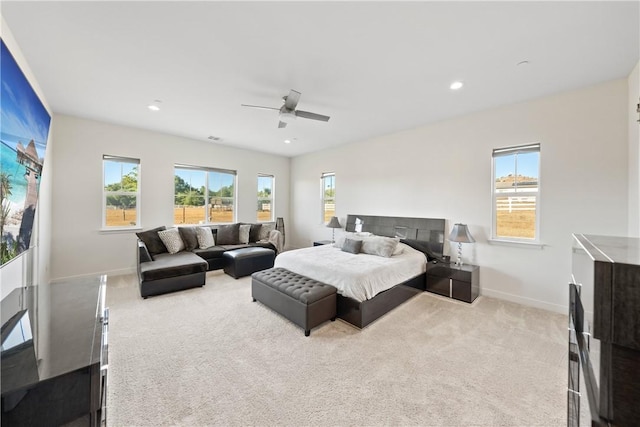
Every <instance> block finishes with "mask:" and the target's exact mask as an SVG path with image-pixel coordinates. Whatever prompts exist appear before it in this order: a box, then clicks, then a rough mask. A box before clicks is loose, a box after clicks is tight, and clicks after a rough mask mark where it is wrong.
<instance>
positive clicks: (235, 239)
mask: <svg viewBox="0 0 640 427" xmlns="http://www.w3.org/2000/svg"><path fill="white" fill-rule="evenodd" d="M238 243H240V224H225V225H220V226H218V235H217V237H216V244H217V245H237V244H238Z"/></svg>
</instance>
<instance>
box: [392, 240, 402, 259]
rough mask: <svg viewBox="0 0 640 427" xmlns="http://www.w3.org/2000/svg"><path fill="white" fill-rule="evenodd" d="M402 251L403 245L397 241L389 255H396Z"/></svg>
mask: <svg viewBox="0 0 640 427" xmlns="http://www.w3.org/2000/svg"><path fill="white" fill-rule="evenodd" d="M403 253H404V247H403V246H402V245H401V244H400V243H398V244H397V245H396V248H395V249H394V250H393V253H392V254H391V256H396V255H402V254H403Z"/></svg>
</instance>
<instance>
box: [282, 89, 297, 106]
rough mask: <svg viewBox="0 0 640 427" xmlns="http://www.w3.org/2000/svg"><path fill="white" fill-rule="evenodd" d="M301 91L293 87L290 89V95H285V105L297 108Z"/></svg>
mask: <svg viewBox="0 0 640 427" xmlns="http://www.w3.org/2000/svg"><path fill="white" fill-rule="evenodd" d="M300 95H301V93H300V92H298V91H296V90H293V89H291V90H290V91H289V95H287V96H286V97H285V100H284V106H285V107H287V109H289V110H295V109H296V105H298V101H299V100H300Z"/></svg>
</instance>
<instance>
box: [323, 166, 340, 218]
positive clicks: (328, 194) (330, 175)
mask: <svg viewBox="0 0 640 427" xmlns="http://www.w3.org/2000/svg"><path fill="white" fill-rule="evenodd" d="M320 184H321V188H322V216H321V218H322V222H329V221H330V220H331V217H332V216H335V215H336V174H335V173H334V172H325V173H323V174H322V177H321V178H320Z"/></svg>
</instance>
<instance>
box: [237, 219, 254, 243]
mask: <svg viewBox="0 0 640 427" xmlns="http://www.w3.org/2000/svg"><path fill="white" fill-rule="evenodd" d="M250 231H251V225H250V224H240V231H239V233H238V239H240V243H243V244H245V245H246V244H247V243H249V232H250Z"/></svg>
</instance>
